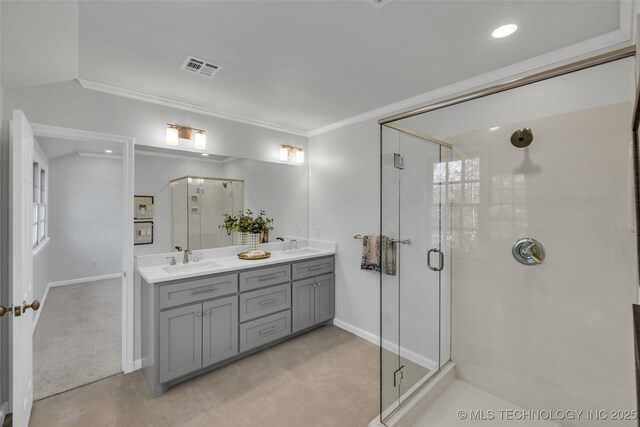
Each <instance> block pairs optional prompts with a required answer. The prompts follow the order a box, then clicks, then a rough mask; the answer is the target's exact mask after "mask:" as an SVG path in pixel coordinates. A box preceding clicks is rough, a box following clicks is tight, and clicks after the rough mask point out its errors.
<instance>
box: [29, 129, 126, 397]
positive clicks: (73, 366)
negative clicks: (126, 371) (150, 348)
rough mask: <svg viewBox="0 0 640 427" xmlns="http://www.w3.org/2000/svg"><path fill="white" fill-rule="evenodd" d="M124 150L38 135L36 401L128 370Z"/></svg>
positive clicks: (35, 173)
mask: <svg viewBox="0 0 640 427" xmlns="http://www.w3.org/2000/svg"><path fill="white" fill-rule="evenodd" d="M122 154H123V147H122V146H121V144H116V143H111V142H102V141H94V140H85V141H73V140H68V139H63V138H53V137H47V136H39V135H36V136H35V139H34V153H33V157H34V160H33V190H34V191H33V198H34V208H33V230H32V235H33V242H32V244H33V246H34V250H33V255H34V259H33V290H34V295H33V297H34V299H36V300H39V301H40V304H41V307H40V310H38V311H37V312H35V316H34V324H33V331H34V332H33V371H34V374H33V376H34V379H33V393H34V400H39V399H43V398H45V397H49V396H52V395H55V394H58V393H61V392H64V391H67V390H71V389H73V388H76V387H78V386H81V385H84V384H88V383H91V382H93V381H97V380H99V379H102V378H106V377H108V376H110V375H114V374H117V373H119V372H121V371H122V350H121V346H122V291H121V286H122V272H123V268H122V267H123V266H122V261H123V259H122V251H123V246H122V233H121V232H120V230H122V227H123V224H122V221H123V218H122V215H120V213H121V212H122V210H123V205H122V204H123V194H122V192H123V183H122V181H123V179H124V178H123V166H124V165H123V156H122Z"/></svg>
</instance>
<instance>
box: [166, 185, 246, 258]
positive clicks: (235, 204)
mask: <svg viewBox="0 0 640 427" xmlns="http://www.w3.org/2000/svg"><path fill="white" fill-rule="evenodd" d="M243 198H244V181H242V180H237V179H228V178H208V177H195V176H184V177H181V178H177V179H173V180H171V247H175V246H180V247H183V248H185V249H191V250H193V249H209V248H220V247H224V246H231V245H233V242H234V236H233V233H232V234H228V233H227V232H226V231H224V230H221V229H220V228H219V227H218V226H219V225H220V224H222V220H223V215H224V214H225V213H233V212H238V211H241V210H243V209H244V206H243Z"/></svg>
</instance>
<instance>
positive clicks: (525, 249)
mask: <svg viewBox="0 0 640 427" xmlns="http://www.w3.org/2000/svg"><path fill="white" fill-rule="evenodd" d="M511 254H512V255H513V257H514V258H515V259H516V261H518V262H519V263H520V264H524V265H540V264H542V262H543V261H544V257H545V253H544V246H542V243H540V242H538V241H537V240H536V239H531V238H528V237H527V238H524V239H520V240H518V241H517V242H515V243H514V244H513V247H512V248H511Z"/></svg>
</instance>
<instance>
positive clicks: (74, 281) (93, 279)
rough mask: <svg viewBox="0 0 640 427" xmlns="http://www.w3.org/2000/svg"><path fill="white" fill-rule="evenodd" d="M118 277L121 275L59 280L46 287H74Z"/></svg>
mask: <svg viewBox="0 0 640 427" xmlns="http://www.w3.org/2000/svg"><path fill="white" fill-rule="evenodd" d="M118 277H122V273H114V274H105V275H103V276H91V277H82V278H80V279H71V280H60V281H59V282H51V283H49V284H48V285H47V287H52V288H55V287H56V286H65V285H76V284H78V283H84V282H96V281H98V280H108V279H117V278H118Z"/></svg>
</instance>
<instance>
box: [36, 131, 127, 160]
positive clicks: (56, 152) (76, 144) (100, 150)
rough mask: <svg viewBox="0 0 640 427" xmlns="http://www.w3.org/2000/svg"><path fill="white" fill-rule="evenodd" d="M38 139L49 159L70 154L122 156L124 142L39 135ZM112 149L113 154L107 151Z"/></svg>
mask: <svg viewBox="0 0 640 427" xmlns="http://www.w3.org/2000/svg"><path fill="white" fill-rule="evenodd" d="M36 140H37V141H38V144H40V147H42V150H43V151H44V153H45V154H46V155H47V157H48V158H49V160H52V159H56V158H58V157H63V156H68V155H70V154H78V153H85V154H98V155H104V156H114V157H117V156H122V144H116V143H106V142H101V141H100V142H99V141H71V140H67V139H61V138H51V137H44V136H37V137H36ZM105 150H111V151H112V153H111V154H107V153H105Z"/></svg>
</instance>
